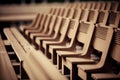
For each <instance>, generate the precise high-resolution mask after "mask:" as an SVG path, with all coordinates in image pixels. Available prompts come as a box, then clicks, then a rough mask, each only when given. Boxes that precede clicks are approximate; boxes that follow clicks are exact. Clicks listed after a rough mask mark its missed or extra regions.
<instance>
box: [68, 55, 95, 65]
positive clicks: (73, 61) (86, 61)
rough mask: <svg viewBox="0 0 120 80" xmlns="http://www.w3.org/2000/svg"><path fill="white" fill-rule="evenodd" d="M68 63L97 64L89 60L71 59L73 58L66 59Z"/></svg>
mask: <svg viewBox="0 0 120 80" xmlns="http://www.w3.org/2000/svg"><path fill="white" fill-rule="evenodd" d="M66 60H67V61H69V62H70V63H72V64H84V63H85V64H93V63H95V61H94V60H92V59H87V58H79V57H78V58H76V57H71V58H66Z"/></svg>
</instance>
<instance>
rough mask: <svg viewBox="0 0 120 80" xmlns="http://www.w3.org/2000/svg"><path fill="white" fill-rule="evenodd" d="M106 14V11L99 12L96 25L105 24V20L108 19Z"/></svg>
mask: <svg viewBox="0 0 120 80" xmlns="http://www.w3.org/2000/svg"><path fill="white" fill-rule="evenodd" d="M108 14H109V13H108V11H106V10H101V11H99V14H98V18H97V21H96V24H106V23H107V19H108Z"/></svg>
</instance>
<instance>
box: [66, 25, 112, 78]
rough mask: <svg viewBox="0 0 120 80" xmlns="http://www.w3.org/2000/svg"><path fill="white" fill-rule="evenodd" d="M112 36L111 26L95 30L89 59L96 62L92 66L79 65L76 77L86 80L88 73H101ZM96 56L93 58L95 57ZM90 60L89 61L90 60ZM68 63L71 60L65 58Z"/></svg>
mask: <svg viewBox="0 0 120 80" xmlns="http://www.w3.org/2000/svg"><path fill="white" fill-rule="evenodd" d="M112 36H113V28H112V26H104V25H103V26H99V27H97V28H96V30H95V34H94V37H93V40H92V43H91V49H92V51H91V53H92V54H93V53H94V55H91V58H92V59H93V60H94V61H96V63H94V64H84V65H82V64H79V65H77V67H78V76H80V78H82V79H84V80H88V79H89V77H90V73H93V72H98V71H102V68H103V66H104V64H105V62H106V59H107V55H108V49H109V46H110V43H111V39H112ZM95 54H96V55H97V56H98V58H97V57H95V56H96V55H95ZM91 58H90V59H91ZM67 60H68V61H70V60H72V58H67Z"/></svg>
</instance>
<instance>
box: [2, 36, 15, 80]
mask: <svg viewBox="0 0 120 80" xmlns="http://www.w3.org/2000/svg"><path fill="white" fill-rule="evenodd" d="M0 71H1V72H0V80H10V79H11V80H17V75H16V73H15V71H14V69H13V66H12V64H11V62H10V58H9V56H8V54H7V51H6V49H5V45H4V42H3V40H2V37H1V35H0Z"/></svg>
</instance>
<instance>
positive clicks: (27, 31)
mask: <svg viewBox="0 0 120 80" xmlns="http://www.w3.org/2000/svg"><path fill="white" fill-rule="evenodd" d="M38 32H39V30H26V31H25V34H26V35H28V34H29V33H38Z"/></svg>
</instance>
